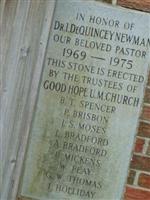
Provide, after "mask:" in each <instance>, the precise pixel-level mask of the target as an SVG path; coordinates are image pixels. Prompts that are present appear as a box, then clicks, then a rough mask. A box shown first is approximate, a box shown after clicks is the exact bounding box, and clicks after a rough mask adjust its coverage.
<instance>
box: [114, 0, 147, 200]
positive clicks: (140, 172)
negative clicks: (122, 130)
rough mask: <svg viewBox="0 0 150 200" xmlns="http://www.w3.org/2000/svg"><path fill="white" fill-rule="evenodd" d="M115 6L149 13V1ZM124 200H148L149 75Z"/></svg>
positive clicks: (133, 0)
mask: <svg viewBox="0 0 150 200" xmlns="http://www.w3.org/2000/svg"><path fill="white" fill-rule="evenodd" d="M117 4H119V5H120V6H124V7H128V8H131V9H137V10H141V11H144V12H150V0H118V1H117ZM147 23H148V22H147ZM124 200H150V74H149V78H148V83H147V87H146V91H145V98H144V105H143V111H142V114H141V117H140V124H139V128H138V133H137V136H136V142H135V145H134V152H133V156H132V159H131V162H130V169H129V173H128V178H127V184H126V188H125V194H124Z"/></svg>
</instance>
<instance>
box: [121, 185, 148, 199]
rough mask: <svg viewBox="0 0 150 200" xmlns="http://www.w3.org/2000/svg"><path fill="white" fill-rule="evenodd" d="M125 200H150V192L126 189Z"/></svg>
mask: <svg viewBox="0 0 150 200" xmlns="http://www.w3.org/2000/svg"><path fill="white" fill-rule="evenodd" d="M124 200H150V192H149V191H144V190H140V189H135V188H130V187H126V191H125V195H124Z"/></svg>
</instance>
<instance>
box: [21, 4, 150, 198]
mask: <svg viewBox="0 0 150 200" xmlns="http://www.w3.org/2000/svg"><path fill="white" fill-rule="evenodd" d="M149 19H150V18H149V16H148V14H143V13H140V12H139V13H137V12H133V11H128V10H124V9H117V8H112V7H109V6H106V5H103V4H99V3H96V2H95V3H94V2H86V1H81V2H79V1H78V2H72V1H71V2H70V1H68V0H60V1H57V5H56V9H55V14H54V19H53V25H52V29H51V31H50V37H49V42H48V47H47V52H46V57H45V64H44V70H43V74H42V78H41V84H40V88H39V96H38V100H37V106H36V110H35V115H34V119H33V123H32V127H31V134H30V138H29V146H28V150H27V156H26V161H25V167H24V173H23V179H22V186H21V188H20V195H21V196H25V197H30V198H33V199H40V200H50V199H51V200H55V199H57V200H58V199H67V200H81V199H82V200H83V199H89V200H91V199H95V200H96V199H120V198H121V195H122V191H123V186H124V183H125V179H126V176H127V169H128V165H129V160H130V154H131V150H132V147H133V141H134V136H135V133H136V127H137V122H138V117H139V114H140V108H141V104H142V100H143V91H144V86H145V83H146V79H147V78H146V77H147V72H148V56H149V54H148V53H149V45H150V44H149V40H148V37H149V23H147V24H146V23H145V21H147V22H149Z"/></svg>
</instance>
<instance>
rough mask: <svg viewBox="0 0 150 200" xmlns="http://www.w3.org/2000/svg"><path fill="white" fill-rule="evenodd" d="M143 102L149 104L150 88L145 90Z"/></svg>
mask: <svg viewBox="0 0 150 200" xmlns="http://www.w3.org/2000/svg"><path fill="white" fill-rule="evenodd" d="M144 102H145V103H149V104H150V88H146V91H145V97H144Z"/></svg>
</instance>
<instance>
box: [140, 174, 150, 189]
mask: <svg viewBox="0 0 150 200" xmlns="http://www.w3.org/2000/svg"><path fill="white" fill-rule="evenodd" d="M138 185H139V186H141V187H144V188H148V189H150V175H148V174H144V173H142V174H140V176H139V180H138Z"/></svg>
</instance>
